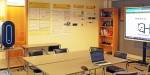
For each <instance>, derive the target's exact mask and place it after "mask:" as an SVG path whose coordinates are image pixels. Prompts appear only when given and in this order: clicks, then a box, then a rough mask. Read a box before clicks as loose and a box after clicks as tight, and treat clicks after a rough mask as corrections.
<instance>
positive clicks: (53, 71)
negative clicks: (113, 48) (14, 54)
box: [24, 51, 127, 75]
mask: <svg viewBox="0 0 150 75" xmlns="http://www.w3.org/2000/svg"><path fill="white" fill-rule="evenodd" d="M104 57H105V59H106V61H108V63H105V64H101V65H94V64H93V63H92V62H91V59H90V52H89V51H79V52H72V53H62V54H54V55H46V56H35V57H25V58H24V59H25V60H26V61H27V62H29V63H31V64H33V65H34V66H36V67H37V68H39V69H41V70H42V71H43V72H45V73H46V74H48V75H66V74H70V73H74V72H80V71H81V69H80V67H81V66H83V65H85V66H87V67H88V68H90V69H93V68H97V67H101V66H104V65H108V64H116V63H121V62H125V61H127V60H125V59H121V58H117V57H113V56H112V55H107V54H105V56H104ZM44 58H45V59H44ZM34 59H35V60H34Z"/></svg>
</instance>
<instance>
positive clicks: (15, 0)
mask: <svg viewBox="0 0 150 75" xmlns="http://www.w3.org/2000/svg"><path fill="white" fill-rule="evenodd" d="M7 5H12V6H25V0H7Z"/></svg>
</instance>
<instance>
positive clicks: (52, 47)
mask: <svg viewBox="0 0 150 75" xmlns="http://www.w3.org/2000/svg"><path fill="white" fill-rule="evenodd" d="M60 47H61V46H60V44H58V45H52V46H49V47H48V51H49V52H51V51H54V49H59V48H60Z"/></svg>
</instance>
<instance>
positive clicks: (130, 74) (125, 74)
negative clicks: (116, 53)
mask: <svg viewBox="0 0 150 75" xmlns="http://www.w3.org/2000/svg"><path fill="white" fill-rule="evenodd" d="M114 75H138V72H126V71H124V72H116V73H115V74H114Z"/></svg>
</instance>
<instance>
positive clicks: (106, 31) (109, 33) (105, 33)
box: [100, 28, 113, 36]
mask: <svg viewBox="0 0 150 75" xmlns="http://www.w3.org/2000/svg"><path fill="white" fill-rule="evenodd" d="M100 35H101V36H112V35H113V31H112V30H111V29H105V28H104V29H101V31H100Z"/></svg>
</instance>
